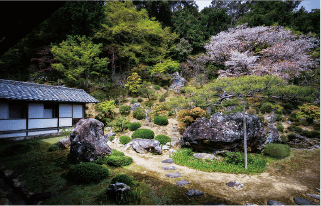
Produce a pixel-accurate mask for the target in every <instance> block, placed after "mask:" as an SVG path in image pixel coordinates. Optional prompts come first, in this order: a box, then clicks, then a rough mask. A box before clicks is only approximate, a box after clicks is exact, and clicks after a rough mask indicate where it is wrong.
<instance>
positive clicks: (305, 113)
mask: <svg viewBox="0 0 321 206" xmlns="http://www.w3.org/2000/svg"><path fill="white" fill-rule="evenodd" d="M299 109H300V111H299V112H297V114H296V117H297V119H300V118H306V121H307V122H309V123H313V120H316V121H317V122H320V107H318V106H314V105H312V104H310V103H305V104H303V105H302V106H301V107H299Z"/></svg>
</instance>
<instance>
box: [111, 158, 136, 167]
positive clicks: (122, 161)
mask: <svg viewBox="0 0 321 206" xmlns="http://www.w3.org/2000/svg"><path fill="white" fill-rule="evenodd" d="M132 162H133V159H132V158H131V157H127V156H109V157H108V158H107V164H108V165H111V166H114V167H121V166H127V165H130V164H131V163H132Z"/></svg>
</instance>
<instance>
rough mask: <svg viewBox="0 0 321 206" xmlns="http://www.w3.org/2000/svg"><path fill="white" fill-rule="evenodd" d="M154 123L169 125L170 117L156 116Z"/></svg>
mask: <svg viewBox="0 0 321 206" xmlns="http://www.w3.org/2000/svg"><path fill="white" fill-rule="evenodd" d="M154 123H155V124H157V125H168V119H167V118H166V117H163V116H156V117H155V118H154Z"/></svg>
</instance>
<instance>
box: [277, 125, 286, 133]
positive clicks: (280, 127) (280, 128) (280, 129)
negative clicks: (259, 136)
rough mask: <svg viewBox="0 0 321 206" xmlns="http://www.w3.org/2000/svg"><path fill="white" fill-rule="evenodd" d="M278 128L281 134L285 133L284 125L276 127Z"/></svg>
mask: <svg viewBox="0 0 321 206" xmlns="http://www.w3.org/2000/svg"><path fill="white" fill-rule="evenodd" d="M276 128H277V129H278V130H279V132H283V131H284V127H283V126H282V125H278V126H276Z"/></svg>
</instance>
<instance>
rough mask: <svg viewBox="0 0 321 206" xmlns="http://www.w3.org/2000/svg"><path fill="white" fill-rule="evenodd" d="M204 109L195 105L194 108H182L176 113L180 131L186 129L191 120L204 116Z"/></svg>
mask: <svg viewBox="0 0 321 206" xmlns="http://www.w3.org/2000/svg"><path fill="white" fill-rule="evenodd" d="M205 116H206V111H205V110H203V109H201V108H199V107H195V108H194V109H189V110H188V109H183V110H181V111H180V112H179V113H178V115H177V121H178V122H179V124H178V127H179V130H180V132H183V131H184V130H186V128H187V127H188V126H190V125H191V124H192V123H193V122H195V121H196V120H197V119H198V118H200V117H205Z"/></svg>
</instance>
